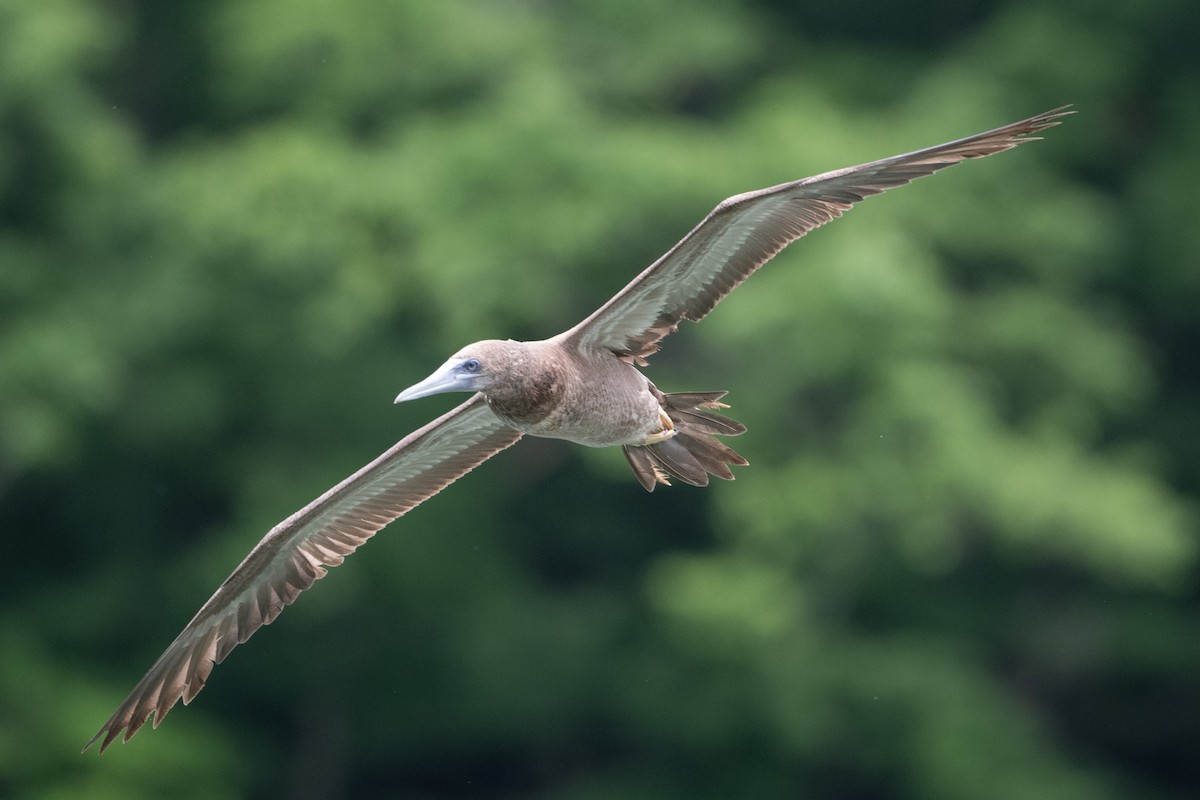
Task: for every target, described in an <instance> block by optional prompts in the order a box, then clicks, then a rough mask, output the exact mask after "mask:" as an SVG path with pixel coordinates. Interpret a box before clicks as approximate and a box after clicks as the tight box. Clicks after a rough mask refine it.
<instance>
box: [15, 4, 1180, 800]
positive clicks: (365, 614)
mask: <svg viewBox="0 0 1200 800" xmlns="http://www.w3.org/2000/svg"><path fill="white" fill-rule="evenodd" d="M1198 51H1200V12H1198V11H1197V7H1196V5H1195V3H1194V2H1193V1H1192V0H1157V1H1156V0H1149V1H1147V2H1138V3H1127V2H1118V0H1065V2H1064V1H1063V0H1055V1H1054V2H1050V0H973V2H955V3H944V2H934V1H933V0H926V2H922V3H918V4H915V5H913V4H907V5H905V4H892V5H888V4H879V3H869V2H862V0H858V1H857V2H846V3H840V4H829V3H822V4H818V3H806V4H792V3H784V2H779V0H774V1H772V0H760V1H759V2H741V3H737V2H732V0H704V2H699V3H685V2H682V0H636V1H635V0H589V1H588V2H577V1H576V0H568V1H567V2H560V3H531V2H500V3H463V2H457V1H456V0H413V1H412V2H390V3H380V2H359V1H357V0H351V1H348V2H342V3H329V2H317V0H304V2H295V0H293V1H292V2H281V1H280V0H260V1H259V2H254V3H241V2H231V0H217V1H216V2H209V3H191V4H183V3H156V2H150V0H120V1H116V0H109V1H108V2H103V1H102V0H40V1H39V2H36V3H30V2H21V0H0V536H2V537H3V543H4V550H5V567H4V575H5V580H4V581H3V582H0V599H2V601H3V605H2V608H3V615H2V616H0V652H2V654H3V658H2V659H0V796H4V797H8V798H14V800H16V799H17V798H37V799H38V800H44V799H49V798H80V797H86V798H89V799H90V800H99V799H101V798H109V797H111V798H121V800H136V798H161V797H174V798H178V799H179V800H184V799H185V798H191V797H195V798H219V797H263V798H266V797H271V798H277V797H295V798H326V797H352V798H399V797H422V798H435V797H437V798H443V797H444V798H499V797H547V798H550V797H553V798H573V799H576V798H577V799H579V800H600V798H623V799H626V800H627V799H629V798H639V797H648V798H649V797H653V798H689V799H694V798H708V797H711V798H732V797H813V798H839V799H844V800H851V799H854V800H859V799H862V800H865V799H867V798H921V799H922V800H939V799H942V798H944V799H945V800H958V799H959V798H966V797H969V798H985V799H986V798H995V799H996V800H1022V799H1023V798H1029V800H1059V799H1070V798H1078V799H1079V800H1096V799H1097V798H1131V799H1132V798H1138V800H1143V799H1145V798H1163V799H1164V800H1166V799H1167V798H1171V799H1174V798H1187V797H1194V796H1196V794H1197V793H1198V792H1200V770H1198V769H1197V766H1196V763H1197V762H1196V759H1195V753H1196V751H1197V748H1198V747H1200V683H1197V678H1196V676H1197V675H1198V674H1200V622H1198V621H1197V612H1198V611H1200V602H1198V592H1197V559H1196V555H1197V553H1196V548H1197V500H1198V494H1200V491H1198V489H1197V487H1198V486H1200V371H1198V369H1197V364H1198V363H1200V362H1197V360H1196V347H1197V342H1198V341H1200V270H1198V269H1197V267H1198V266H1200V226H1198V225H1197V224H1196V220H1197V219H1200V192H1197V191H1196V190H1195V183H1196V178H1197V176H1198V175H1200V162H1198V160H1197V159H1198V156H1197V150H1196V147H1195V143H1196V141H1197V140H1198V139H1200V59H1198V57H1197V52H1198ZM1068 102H1069V103H1074V104H1075V105H1076V108H1077V110H1078V111H1079V114H1078V115H1077V116H1075V117H1072V118H1070V119H1069V120H1067V121H1066V123H1065V124H1064V125H1063V126H1061V127H1060V128H1056V129H1054V130H1051V131H1049V132H1048V133H1047V134H1046V137H1045V141H1044V142H1041V143H1037V144H1032V145H1026V146H1023V147H1021V148H1019V149H1018V150H1017V151H1014V152H1012V153H1005V154H1002V155H998V156H996V157H994V158H990V159H987V160H986V161H983V162H980V163H971V164H967V165H965V166H962V167H958V168H955V169H953V170H950V171H948V172H946V173H942V174H940V175H938V176H936V177H934V178H931V179H929V180H926V181H922V182H920V183H918V184H917V185H915V186H913V187H909V188H904V189H900V190H897V191H896V192H894V193H891V194H889V195H887V196H886V197H885V198H881V199H877V200H871V201H869V202H867V203H865V204H864V205H863V206H862V207H861V208H858V209H856V210H854V211H853V212H852V213H851V214H850V215H849V216H848V218H847V219H846V220H844V221H838V222H836V223H834V224H833V225H831V226H830V227H829V228H827V229H823V230H821V231H819V232H817V233H815V234H813V235H812V236H811V237H810V238H808V239H806V240H804V241H802V242H800V243H799V244H798V245H797V246H795V247H794V248H792V249H790V250H788V251H787V252H785V253H784V254H783V255H781V256H780V257H779V258H778V259H777V260H776V261H775V262H773V263H772V264H771V265H770V266H769V267H768V268H767V269H766V270H764V272H763V273H762V274H761V275H758V276H756V277H755V278H754V279H753V280H751V281H750V282H748V283H747V284H746V285H745V286H744V287H743V288H741V289H739V291H738V292H737V293H735V294H734V295H733V296H732V297H731V298H729V299H728V300H727V301H725V302H724V303H723V304H722V305H721V307H720V308H718V309H717V311H716V312H715V313H714V314H713V315H712V317H710V318H709V319H708V320H707V321H705V323H704V324H703V325H701V326H698V327H692V326H685V328H684V330H682V331H680V333H679V334H677V335H676V336H675V337H673V338H672V339H671V340H669V341H668V342H667V345H666V348H665V350H664V352H663V353H661V354H660V355H659V356H658V357H656V358H655V359H654V363H653V364H652V365H651V368H650V372H651V375H652V376H653V378H654V380H655V381H656V382H657V383H658V385H659V386H660V387H662V388H664V389H665V390H667V391H676V390H711V389H722V388H728V389H731V390H732V392H731V395H730V397H729V399H730V401H731V402H732V403H733V405H734V410H733V413H734V415H735V416H736V417H737V418H739V419H741V420H742V421H744V422H745V423H746V424H747V425H748V426H749V429H750V431H749V433H747V434H746V436H745V437H743V439H742V440H740V442H739V444H738V448H739V450H741V451H742V452H743V453H745V454H746V455H747V456H748V457H749V459H750V460H751V462H752V464H753V466H751V467H750V468H747V469H744V470H740V471H739V472H738V480H737V481H736V482H735V483H732V484H724V483H722V484H721V485H715V486H712V487H710V488H708V489H705V490H693V489H691V488H690V487H675V488H672V489H669V490H663V491H659V492H655V493H654V494H653V495H646V494H645V493H643V492H642V490H641V489H639V488H638V487H637V486H636V484H635V483H634V481H633V480H632V478H631V476H630V475H629V474H628V470H627V468H626V466H625V464H624V461H623V459H622V458H621V457H620V455H619V454H618V453H616V452H615V451H585V450H583V449H582V448H571V447H568V446H561V445H560V444H559V443H547V442H538V441H526V442H523V443H522V444H521V445H520V446H519V447H517V448H515V449H514V450H512V451H509V452H506V453H504V454H502V455H501V456H499V457H498V458H497V459H496V460H495V461H494V462H492V463H489V464H488V465H485V467H483V468H481V469H480V471H479V472H477V473H474V474H473V475H471V476H470V477H469V478H467V479H465V480H464V481H463V482H461V483H460V484H457V485H455V486H454V487H453V489H452V490H451V491H450V492H448V493H447V494H446V495H444V496H439V497H437V498H435V499H434V500H433V501H431V502H430V503H428V504H426V505H425V506H422V507H421V508H419V509H417V510H416V511H414V512H413V513H412V514H411V515H409V516H407V517H405V518H404V519H403V520H401V521H400V522H399V523H397V524H396V525H395V526H394V527H392V528H390V529H388V530H386V531H385V532H384V533H383V534H382V535H381V536H380V537H378V540H377V541H373V542H371V543H370V544H369V545H367V546H366V547H365V553H364V555H361V556H357V557H355V558H353V559H351V560H350V562H349V563H347V564H346V565H345V566H343V567H340V568H339V569H337V570H335V571H334V572H333V574H332V575H331V576H330V578H329V579H328V580H325V581H322V582H321V583H320V584H319V586H318V587H316V588H315V589H314V590H313V591H312V592H310V593H308V594H306V595H305V596H304V597H303V598H302V599H301V600H300V602H298V603H297V605H296V606H294V607H293V608H292V609H290V610H289V611H288V612H287V613H285V614H284V615H283V616H282V617H281V619H280V620H279V621H278V622H277V623H276V624H275V625H273V626H272V627H271V628H270V629H268V630H266V631H263V632H261V633H260V634H259V635H258V636H256V637H255V639H254V640H253V642H252V643H251V644H249V645H247V646H245V647H243V648H241V649H239V651H238V652H237V653H236V654H235V655H234V656H232V657H231V658H230V659H229V660H228V661H227V662H226V664H224V665H222V666H221V667H220V668H218V669H217V670H216V671H215V672H214V677H213V679H212V681H211V687H210V688H209V689H208V691H206V692H204V693H203V694H202V695H201V697H200V699H199V701H198V702H197V703H196V704H195V705H194V706H193V707H192V708H190V709H188V710H182V709H176V710H175V711H174V713H173V714H172V716H171V720H170V723H169V724H168V725H166V726H165V728H164V729H162V730H159V731H158V732H151V731H150V730H149V729H146V730H145V732H143V733H142V734H140V735H139V736H138V737H137V739H136V740H135V741H133V742H132V743H130V744H129V745H127V746H123V747H116V748H114V749H113V750H112V751H110V752H109V753H108V754H107V755H105V757H103V758H96V757H94V754H90V755H89V756H88V757H80V756H79V755H78V748H79V746H81V745H82V744H83V742H84V741H86V740H87V738H88V737H89V736H90V735H91V734H92V733H93V732H94V730H95V729H96V728H97V727H98V726H99V725H100V724H101V722H103V720H104V719H105V718H106V717H107V715H108V714H109V713H110V712H111V710H112V709H113V708H114V707H115V705H116V704H117V703H118V702H119V701H120V700H121V698H122V697H123V696H124V694H125V692H126V691H128V690H129V689H130V688H131V687H132V685H133V683H134V682H135V681H136V679H137V678H138V677H139V676H140V675H141V674H142V671H143V670H145V669H146V668H147V667H148V666H149V665H150V663H151V662H152V660H153V659H154V658H155V657H156V656H157V655H158V653H159V652H160V651H161V649H162V648H163V647H164V646H165V645H166V644H167V642H168V641H169V640H170V639H171V638H172V637H173V636H174V635H175V633H176V632H177V631H178V630H179V628H180V627H181V626H182V625H183V623H184V622H186V620H187V619H188V618H189V617H190V615H191V614H192V613H193V612H194V611H195V609H196V608H198V607H199V605H200V603H201V602H202V601H203V600H204V599H205V598H207V597H208V595H209V593H210V592H211V591H212V590H213V589H214V588H215V587H216V586H217V584H218V583H219V581H220V580H221V579H223V578H224V576H225V575H226V574H227V573H228V571H229V570H230V569H231V568H232V567H233V566H234V565H235V564H236V563H237V561H238V560H240V558H241V557H242V555H244V553H245V552H246V551H247V550H248V549H249V548H250V546H251V545H252V544H253V543H254V542H256V541H257V540H258V538H259V537H260V536H261V535H262V533H264V532H265V531H266V530H267V529H268V528H269V527H270V526H271V525H273V524H274V523H275V522H277V521H278V520H279V519H281V518H282V517H284V516H285V515H286V514H288V513H290V512H291V511H292V510H293V509H295V508H297V507H299V506H300V505H302V504H303V503H305V502H307V501H308V500H309V499H311V498H312V497H313V496H315V495H316V494H317V493H319V492H320V491H322V490H323V489H325V488H326V487H327V486H329V485H331V484H332V483H333V482H335V481H336V480H338V479H340V478H342V477H343V476H344V475H346V474H348V473H349V472H350V471H351V470H352V469H354V468H356V467H358V466H359V465H360V464H362V463H364V462H366V461H367V460H368V459H369V458H371V457H373V456H374V455H375V454H376V453H378V452H380V451H382V450H383V449H384V448H385V447H386V446H388V445H389V444H391V443H392V442H393V441H395V440H396V439H398V438H399V437H400V436H401V435H403V434H404V433H406V432H407V431H408V430H410V429H412V428H413V427H416V426H417V425H418V424H420V423H422V422H424V421H426V420H427V419H429V418H431V417H432V416H434V414H436V413H437V412H438V411H439V410H440V409H442V408H443V407H446V406H448V405H449V403H450V402H452V401H450V400H446V401H445V402H444V403H443V402H439V401H435V400H431V401H428V402H422V403H416V404H410V405H409V406H406V407H402V408H395V407H393V406H392V404H391V398H392V397H393V396H394V395H395V393H396V392H397V391H398V390H399V389H401V388H403V387H404V386H406V385H408V384H410V383H412V382H413V381H414V380H416V379H417V378H419V377H421V376H423V375H425V374H427V373H428V372H429V370H430V369H431V368H432V366H433V365H435V364H437V363H440V362H441V360H442V359H443V358H444V357H445V356H446V354H447V353H449V352H451V351H453V350H454V349H456V348H457V347H458V346H460V345H461V344H463V343H465V342H467V341H471V340H475V339H480V338H485V337H494V336H502V337H503V336H512V337H515V338H538V337H542V336H545V335H549V334H552V333H555V332H557V331H558V330H561V329H562V328H564V327H566V326H567V325H569V324H572V323H574V322H575V321H577V320H578V319H579V318H581V317H582V316H583V315H584V314H585V313H587V312H588V311H590V310H591V309H592V308H594V307H595V306H596V305H597V304H599V303H600V302H602V301H603V300H604V299H606V298H607V297H608V296H610V294H611V293H612V292H614V291H615V290H616V289H618V288H619V287H620V286H622V285H623V284H624V283H625V282H626V281H627V280H628V279H629V278H630V277H632V276H633V275H634V274H635V273H636V272H637V271H639V270H640V269H642V268H643V267H644V266H645V265H646V264H648V263H650V261H652V260H653V259H654V258H655V257H657V256H658V255H659V254H660V253H661V252H663V251H664V250H665V249H666V248H667V247H669V246H670V245H671V244H673V243H674V242H675V241H676V239H678V238H679V236H681V235H682V234H683V233H684V232H685V231H686V230H688V229H689V227H690V226H691V225H693V224H695V222H696V221H697V220H699V219H700V217H701V216H702V215H703V214H704V213H706V212H707V211H708V210H709V209H710V208H711V207H712V206H713V205H714V204H715V203H716V202H717V201H718V200H720V199H721V198H722V197H725V196H727V195H730V194H733V193H736V192H740V191H744V190H748V189H752V188H757V187H760V186H766V185H770V184H773V183H778V182H782V181H784V180H789V179H793V178H797V177H801V176H804V175H808V174H813V173H816V172H820V171H824V170H827V169H832V168H835V167H840V166H846V165H849V164H854V163H858V162H861V161H866V160H870V159H874V158H879V157H883V156H888V155H893V154H895V153H899V152H903V151H906V150H911V149H916V148H918V147H923V146H928V145H932V144H936V143H939V142H942V141H945V140H948V139H952V138H957V137H959V136H964V135H967V134H970V133H974V132H977V131H980V130H984V129H987V128H990V127H994V126H997V125H1000V124H1003V123H1006V122H1010V121H1013V120H1015V119H1018V118H1021V117H1024V116H1028V115H1030V114H1033V113H1036V112H1038V111H1042V110H1045V109H1048V108H1051V107H1054V106H1057V105H1060V104H1063V103H1068Z"/></svg>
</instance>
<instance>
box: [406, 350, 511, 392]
mask: <svg viewBox="0 0 1200 800" xmlns="http://www.w3.org/2000/svg"><path fill="white" fill-rule="evenodd" d="M523 345H524V343H523V342H514V341H512V340H508V341H500V340H497V339H487V340H484V341H482V342H475V344H470V345H467V346H466V347H464V348H463V349H462V350H459V351H458V352H457V353H455V354H454V355H453V356H451V357H450V359H449V360H448V361H447V362H446V363H445V364H442V365H441V366H440V367H438V368H437V370H436V371H435V372H434V373H433V374H432V375H430V376H429V377H428V378H426V379H425V380H423V381H421V382H420V383H417V384H415V385H413V386H410V387H408V388H407V389H405V390H404V391H403V392H401V393H400V394H399V395H397V397H396V402H397V403H403V402H404V401H405V400H416V399H417V398H418V397H428V396H430V395H433V394H443V393H444V392H487V390H488V389H489V388H491V387H493V386H495V385H496V384H497V382H502V381H503V380H504V379H505V378H506V377H507V376H509V375H511V374H512V372H513V370H514V369H517V368H518V367H519V365H520V363H521V362H522V361H524V360H525V358H524V356H525V353H524V347H523Z"/></svg>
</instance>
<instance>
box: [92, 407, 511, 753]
mask: <svg viewBox="0 0 1200 800" xmlns="http://www.w3.org/2000/svg"><path fill="white" fill-rule="evenodd" d="M520 438H521V433H520V432H519V431H516V430H513V429H512V428H510V427H508V426H507V425H505V424H504V423H503V422H501V421H500V419H499V418H497V417H496V415H495V414H493V413H492V411H491V409H489V408H488V406H487V403H486V401H485V400H484V398H483V395H481V394H477V395H475V396H473V397H472V398H471V399H470V400H467V402H465V403H463V404H462V405H460V406H458V407H457V408H455V409H453V410H452V411H450V412H448V413H447V414H445V415H443V416H441V417H439V418H438V419H436V420H434V421H433V422H431V423H429V424H428V425H426V426H425V427H423V428H420V429H418V430H416V431H413V432H412V433H410V434H409V435H408V436H405V437H404V438H403V439H401V440H400V441H399V442H398V443H396V445H395V446H393V447H392V448H391V449H390V450H388V451H387V452H386V453H384V454H383V455H381V456H380V457H379V458H377V459H375V460H374V461H372V462H371V463H370V464H368V465H367V466H365V467H363V468H362V469H360V470H359V471H358V472H356V473H354V474H353V475H351V476H350V477H349V478H347V479H346V480H344V481H342V482H341V483H339V484H338V485H337V486H335V487H333V488H332V489H330V490H329V491H328V492H326V493H325V494H323V495H321V496H320V497H318V498H317V499H316V500H314V501H313V502H311V503H309V504H308V505H307V506H305V507H304V508H302V509H300V510H299V511H297V512H296V513H295V514H293V515H292V516H290V517H288V518H287V519H286V520H284V521H283V522H281V523H280V524H278V525H276V526H275V527H274V528H273V529H272V530H271V532H270V533H268V534H267V535H266V536H265V537H264V538H263V540H262V541H261V542H259V543H258V544H257V545H256V546H255V548H254V549H253V550H251V551H250V555H248V556H246V558H245V560H244V561H242V563H241V564H239V565H238V567H237V569H235V570H234V571H233V573H232V574H231V575H230V576H229V577H228V578H226V579H225V582H224V583H222V584H221V587H220V588H219V589H217V592H216V594H214V595H213V596H212V597H211V598H210V599H209V601H208V602H207V603H205V604H204V606H203V607H202V608H201V609H200V611H199V612H198V613H197V614H196V616H195V617H194V618H193V619H192V621H191V622H189V623H188V624H187V627H186V628H184V629H183V632H182V633H180V634H179V636H178V637H177V638H176V639H175V641H174V642H172V643H171V646H170V647H168V648H167V649H166V652H164V653H163V654H162V655H161V656H159V659H158V661H156V662H155V663H154V666H152V667H151V668H150V671H149V672H147V673H146V675H145V677H143V678H142V679H141V680H140V681H139V682H138V684H137V686H135V687H134V688H133V691H132V692H130V694H129V696H128V697H127V698H125V702H123V703H121V706H120V708H118V709H117V710H116V713H114V714H113V715H112V717H110V718H109V720H108V722H106V723H104V727H102V728H101V729H100V730H99V731H97V732H96V735H95V736H93V737H92V739H91V741H89V742H88V743H87V744H86V745H85V746H84V748H83V749H84V750H87V749H88V748H89V747H91V746H92V745H93V744H95V742H96V741H97V740H98V739H100V738H101V737H103V738H104V741H103V742H101V743H100V752H101V753H103V752H104V750H105V748H107V747H108V745H109V744H111V743H112V741H113V740H114V739H116V738H117V737H118V736H119V735H120V734H121V731H122V730H124V731H125V737H124V741H129V739H130V737H131V736H133V735H134V734H135V733H137V731H138V729H139V728H140V727H142V725H144V724H145V722H146V720H148V719H149V718H150V717H151V716H152V715H153V717H154V723H153V724H154V727H158V724H159V723H160V722H162V720H163V717H165V716H166V715H167V712H168V711H170V710H171V707H172V706H174V705H175V703H176V702H178V701H179V700H180V699H181V698H182V699H183V702H184V703H185V704H186V703H190V702H191V700H192V698H193V697H195V696H196V693H197V692H199V691H200V690H201V689H203V688H204V681H205V680H206V679H207V678H208V674H209V673H210V672H211V671H212V668H213V665H214V664H219V663H221V661H223V660H224V659H225V657H226V656H227V655H229V653H230V651H231V650H233V648H235V647H237V646H238V645H239V644H241V643H242V642H244V641H246V640H247V639H249V638H250V635H251V634H253V633H254V632H255V631H256V630H258V629H259V628H260V627H262V626H263V625H267V624H268V623H270V622H271V621H272V620H274V619H275V617H277V616H278V615H279V612H281V611H282V610H283V608H284V606H286V605H288V604H289V603H291V602H292V601H293V600H295V599H296V597H297V596H298V595H299V594H300V592H302V591H304V590H305V589H307V588H308V587H310V586H312V584H313V581H315V580H317V579H318V578H320V577H322V576H323V575H324V574H325V571H326V567H334V566H337V565H338V564H340V563H342V560H343V559H344V558H345V557H346V556H348V555H350V554H351V553H353V552H354V551H355V550H356V549H357V548H358V546H359V545H361V544H362V543H363V542H365V541H366V540H367V539H369V538H371V536H373V535H374V534H375V532H376V531H378V530H379V529H380V528H382V527H383V526H384V525H387V524H388V523H389V522H391V521H392V520H394V519H396V518H397V517H399V516H401V515H402V514H404V513H405V512H407V511H408V510H409V509H411V508H413V507H415V506H417V505H419V504H420V503H422V502H424V501H425V500H428V499H429V498H430V497H432V496H433V495H435V494H437V493H438V492H440V491H441V490H442V489H444V488H446V487H447V486H448V485H450V484H451V483H453V482H454V481H455V480H457V479H458V478H459V477H461V476H462V475H465V474H466V473H467V472H470V471H471V470H472V469H474V468H475V467H477V466H479V464H481V463H483V462H484V461H486V460H487V459H488V458H490V457H492V456H493V455H495V454H496V453H498V452H500V451H501V450H503V449H504V448H506V447H509V446H510V445H512V444H514V443H516V441H517V440H518V439H520Z"/></svg>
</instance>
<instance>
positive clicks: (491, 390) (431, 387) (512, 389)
mask: <svg viewBox="0 0 1200 800" xmlns="http://www.w3.org/2000/svg"><path fill="white" fill-rule="evenodd" d="M562 374H563V365H562V364H561V363H558V360H557V359H555V358H554V348H553V346H552V345H548V344H547V343H546V342H517V341H513V340H512V339H507V340H503V341H501V340H498V339H485V340H484V341H482V342H475V343H474V344H469V345H467V346H466V347H464V348H463V349H461V350H459V351H458V352H457V353H455V354H454V355H453V356H451V357H450V359H449V360H447V361H446V363H445V364H443V365H442V366H440V367H438V369H437V370H436V371H435V372H434V373H433V374H432V375H430V376H429V377H428V378H426V379H425V380H423V381H421V382H420V383H418V384H416V385H414V386H410V387H409V388H407V389H405V390H404V391H403V392H401V393H400V394H399V395H398V396H397V397H396V402H397V403H402V402H404V401H406V400H415V399H417V398H418V397H428V396H430V395H434V394H442V393H444V392H483V393H484V395H485V396H486V397H487V399H488V404H489V405H491V407H492V409H493V410H494V411H495V412H496V413H497V415H498V416H500V417H501V418H502V419H504V420H506V421H508V422H515V423H518V424H520V423H535V422H538V421H540V420H541V419H543V418H544V417H545V416H546V415H547V414H549V413H550V412H551V411H552V410H553V409H554V408H555V406H557V405H558V401H559V399H560V398H561V396H562V389H563V380H562Z"/></svg>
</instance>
